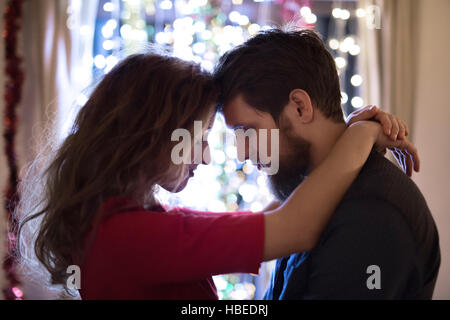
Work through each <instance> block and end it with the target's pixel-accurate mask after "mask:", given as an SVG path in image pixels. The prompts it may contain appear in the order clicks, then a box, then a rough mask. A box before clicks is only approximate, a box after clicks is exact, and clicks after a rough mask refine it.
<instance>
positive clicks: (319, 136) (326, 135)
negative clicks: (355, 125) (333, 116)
mask: <svg viewBox="0 0 450 320" xmlns="http://www.w3.org/2000/svg"><path fill="white" fill-rule="evenodd" d="M346 128H347V125H346V124H345V123H336V122H333V121H331V120H329V119H321V121H320V123H318V124H317V125H316V126H315V128H314V130H315V132H314V134H313V137H314V139H312V141H310V142H311V150H310V171H312V170H314V169H315V168H316V167H317V166H318V165H319V164H320V163H321V162H322V161H323V160H324V159H325V158H326V157H327V156H328V154H329V153H330V151H331V149H332V148H333V147H334V145H335V144H336V142H337V141H338V139H339V138H340V137H341V135H342V134H343V133H344V131H345V129H346Z"/></svg>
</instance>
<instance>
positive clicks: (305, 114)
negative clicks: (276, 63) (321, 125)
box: [289, 89, 314, 124]
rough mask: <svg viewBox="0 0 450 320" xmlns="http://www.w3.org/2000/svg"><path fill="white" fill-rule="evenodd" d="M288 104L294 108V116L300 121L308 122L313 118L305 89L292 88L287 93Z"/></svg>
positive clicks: (312, 110) (312, 111)
mask: <svg viewBox="0 0 450 320" xmlns="http://www.w3.org/2000/svg"><path fill="white" fill-rule="evenodd" d="M289 104H291V106H293V107H295V108H296V116H297V117H298V119H299V120H300V121H301V122H302V123H304V124H306V123H310V122H311V121H312V120H313V119H314V109H313V106H312V103H311V98H310V97H309V95H308V93H306V91H305V90H302V89H294V90H292V91H291V93H290V94H289Z"/></svg>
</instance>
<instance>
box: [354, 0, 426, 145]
mask: <svg viewBox="0 0 450 320" xmlns="http://www.w3.org/2000/svg"><path fill="white" fill-rule="evenodd" d="M358 2H359V3H358V5H359V8H363V9H366V16H365V18H364V19H360V20H359V21H360V24H359V35H360V40H361V49H362V50H361V56H360V59H361V60H360V66H359V67H360V70H361V73H362V75H363V77H364V79H365V81H364V83H363V96H364V101H368V103H370V104H377V105H378V106H380V107H382V108H383V109H384V110H387V111H389V112H391V113H393V114H395V115H397V116H398V117H400V118H401V119H403V120H406V122H407V124H408V126H409V128H410V131H411V133H413V132H414V127H413V124H414V109H415V108H414V102H415V101H414V99H413V97H414V91H415V90H416V87H415V86H416V72H417V62H416V49H417V39H418V37H417V31H418V30H417V17H418V1H417V0H359V1H358ZM411 137H412V136H410V138H411Z"/></svg>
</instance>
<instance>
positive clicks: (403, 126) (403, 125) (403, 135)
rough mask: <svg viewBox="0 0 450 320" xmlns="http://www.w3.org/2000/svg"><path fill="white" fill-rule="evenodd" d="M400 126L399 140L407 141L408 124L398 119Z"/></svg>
mask: <svg viewBox="0 0 450 320" xmlns="http://www.w3.org/2000/svg"><path fill="white" fill-rule="evenodd" d="M398 125H399V128H400V130H399V132H398V138H399V139H405V138H406V123H405V122H404V121H403V120H400V119H398Z"/></svg>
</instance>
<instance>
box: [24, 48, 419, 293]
mask: <svg viewBox="0 0 450 320" xmlns="http://www.w3.org/2000/svg"><path fill="white" fill-rule="evenodd" d="M216 98H217V90H216V88H215V87H214V85H213V82H212V81H211V76H210V75H209V74H207V73H205V72H202V71H201V70H200V68H199V67H198V66H196V65H193V64H191V63H188V62H184V61H181V60H179V59H176V58H173V57H169V56H163V55H158V54H139V55H134V56H130V57H128V58H127V59H125V60H124V61H122V62H121V63H120V64H118V65H117V66H116V67H115V68H114V69H113V70H112V71H110V72H109V73H108V74H107V75H106V76H105V77H104V79H103V80H102V81H101V82H100V83H99V85H98V86H97V87H96V89H95V90H94V92H93V93H92V95H91V97H90V99H89V100H88V102H87V103H86V105H85V106H84V107H83V108H82V109H81V110H80V112H79V114H78V116H77V118H76V120H75V123H74V126H73V128H72V131H71V133H70V134H69V135H68V137H67V138H66V139H65V141H64V142H63V143H62V145H61V146H60V147H59V148H58V149H57V150H56V154H55V156H54V157H53V158H52V159H51V162H50V164H49V165H48V166H47V167H46V170H45V172H44V176H43V179H44V180H43V181H45V183H44V184H42V182H41V181H42V180H39V179H37V180H32V179H31V178H30V179H31V180H27V179H25V180H24V181H23V183H22V189H23V193H22V194H23V196H22V198H23V199H25V200H23V201H22V203H21V204H20V206H19V211H20V212H21V213H24V214H28V217H27V218H26V219H25V220H24V221H23V222H22V224H21V229H22V227H24V226H26V225H27V224H29V223H30V222H32V221H36V220H35V219H37V218H39V219H38V220H41V221H40V224H39V230H38V234H37V237H36V239H35V240H34V239H33V242H32V243H33V244H34V251H35V254H36V256H37V258H38V259H39V261H40V263H41V264H42V265H43V266H45V268H46V270H47V271H48V272H49V274H50V276H51V282H52V284H62V285H66V281H67V277H68V276H69V274H68V272H67V270H68V267H69V266H71V265H78V266H80V268H81V289H80V294H81V296H82V298H83V299H217V293H216V289H215V286H214V284H213V281H212V278H211V276H212V275H216V274H221V273H232V272H249V273H256V272H258V268H259V264H260V263H261V262H263V261H267V260H272V259H274V258H278V257H282V256H285V255H289V254H291V253H294V252H298V251H304V250H308V249H311V248H313V247H314V245H315V243H316V241H317V240H318V238H319V236H320V233H321V231H322V229H324V227H325V225H326V223H327V221H328V219H329V218H330V216H331V214H332V212H333V211H334V209H335V207H336V206H337V204H338V203H339V201H340V200H341V198H342V197H343V195H344V193H345V191H346V190H347V188H348V187H349V186H350V184H351V183H352V182H353V180H354V179H355V177H356V176H357V174H358V172H359V170H360V169H361V167H362V166H363V164H364V162H365V161H366V159H367V157H368V155H369V153H370V150H371V149H372V147H373V145H374V143H375V142H376V143H377V146H378V147H379V148H381V149H383V148H386V147H398V148H399V149H405V150H409V151H410V152H411V151H414V150H413V148H414V147H412V146H411V145H410V144H409V143H408V142H407V141H406V140H398V141H392V140H389V138H388V137H387V136H385V135H384V134H383V133H382V132H381V126H380V125H379V124H377V123H375V122H356V123H353V124H352V125H351V126H350V127H349V128H348V129H347V130H346V132H345V133H344V134H343V136H342V138H340V139H339V141H338V142H337V144H336V146H335V147H334V149H333V150H332V152H331V153H330V155H329V156H328V158H327V159H326V160H325V161H324V162H323V163H322V164H321V165H320V166H319V167H318V168H317V169H316V170H314V171H313V172H312V173H311V174H310V176H309V177H308V179H306V180H305V181H304V183H302V185H301V186H299V187H298V188H297V189H296V190H295V192H294V193H293V195H292V196H291V197H290V198H289V199H288V201H286V202H285V203H284V204H283V205H281V206H280V207H278V208H277V209H274V210H271V211H265V212H261V213H223V214H212V213H204V212H193V211H190V210H186V209H173V210H169V211H166V209H164V208H163V207H162V206H161V205H160V204H159V203H158V201H157V199H156V197H155V189H156V186H157V185H160V186H162V187H164V188H165V189H167V190H169V191H173V192H177V191H180V190H181V189H183V188H184V186H185V185H186V183H187V181H188V179H189V178H190V177H191V176H192V174H193V170H194V169H195V166H192V165H183V164H180V165H175V164H174V163H173V162H172V161H171V159H170V154H171V150H172V148H173V146H174V142H171V134H172V132H173V131H174V130H176V129H178V128H187V129H189V130H190V131H191V132H192V131H193V123H194V121H195V120H201V121H203V123H204V124H205V123H206V124H211V122H212V120H211V119H213V116H214V114H215V107H214V106H215V102H216ZM370 112H372V111H368V112H366V113H364V112H363V114H362V115H356V117H355V120H357V119H360V118H364V117H368V115H369V114H370ZM372 115H373V113H372V114H370V116H372ZM390 119H391V120H392V121H393V123H395V125H400V127H401V129H402V130H403V131H404V130H405V128H404V126H402V124H401V122H400V121H398V120H396V118H395V117H390ZM206 127H207V126H205V127H204V128H203V130H206V129H207V128H206ZM390 127H392V124H391V125H390V126H389V125H388V126H387V129H390ZM204 147H205V145H204ZM416 169H418V168H416ZM33 181H35V183H33ZM40 187H42V188H43V190H42V192H41V193H40V194H39V197H40V198H39V197H38V200H39V202H37V203H36V204H35V205H34V206H32V203H31V204H30V203H28V202H31V200H30V199H32V198H33V197H32V196H33V194H36V192H37V190H39V188H40ZM317 190H320V192H318V191H317ZM27 201H28V202H27ZM30 213H32V214H31V215H30ZM22 238H23V240H22V241H21V242H22V243H24V242H25V241H26V237H22ZM29 248H32V246H31V247H30V243H28V246H27V245H26V244H25V245H22V246H21V250H22V252H24V251H25V255H26V250H27V249H29Z"/></svg>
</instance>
